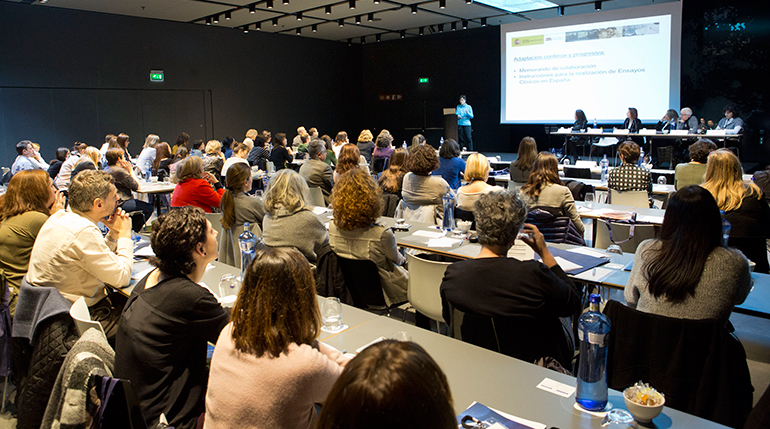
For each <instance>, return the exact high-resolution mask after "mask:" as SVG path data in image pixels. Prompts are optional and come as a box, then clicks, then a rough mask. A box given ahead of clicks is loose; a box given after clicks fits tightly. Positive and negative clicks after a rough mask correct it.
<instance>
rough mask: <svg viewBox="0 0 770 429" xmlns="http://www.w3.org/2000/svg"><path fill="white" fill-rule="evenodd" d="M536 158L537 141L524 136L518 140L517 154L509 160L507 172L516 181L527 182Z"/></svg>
mask: <svg viewBox="0 0 770 429" xmlns="http://www.w3.org/2000/svg"><path fill="white" fill-rule="evenodd" d="M535 159H537V142H535V139H533V138H532V137H524V138H523V139H521V142H519V156H518V157H517V158H516V160H515V161H513V162H511V165H510V167H509V168H508V172H509V173H510V174H511V180H513V181H514V182H516V183H521V184H523V183H527V181H528V180H529V175H530V174H532V170H533V169H534V167H535Z"/></svg>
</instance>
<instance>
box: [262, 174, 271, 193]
mask: <svg viewBox="0 0 770 429" xmlns="http://www.w3.org/2000/svg"><path fill="white" fill-rule="evenodd" d="M269 183H270V176H268V175H267V171H265V174H263V175H262V189H263V190H265V191H267V185H268V184H269Z"/></svg>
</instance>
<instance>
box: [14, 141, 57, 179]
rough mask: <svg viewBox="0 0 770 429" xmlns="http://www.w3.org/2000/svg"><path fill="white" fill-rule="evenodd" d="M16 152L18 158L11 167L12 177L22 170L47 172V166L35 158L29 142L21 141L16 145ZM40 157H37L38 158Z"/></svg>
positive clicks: (31, 144)
mask: <svg viewBox="0 0 770 429" xmlns="http://www.w3.org/2000/svg"><path fill="white" fill-rule="evenodd" d="M16 152H17V153H18V154H19V156H17V157H16V160H15V161H14V162H13V165H11V175H14V174H16V173H18V172H19V171H22V170H34V169H38V170H47V169H48V166H47V165H44V164H41V163H40V161H38V160H37V158H36V155H37V154H36V152H35V148H34V146H33V143H32V142H31V141H29V140H22V141H20V142H18V143H17V144H16ZM39 156H40V155H37V157H39Z"/></svg>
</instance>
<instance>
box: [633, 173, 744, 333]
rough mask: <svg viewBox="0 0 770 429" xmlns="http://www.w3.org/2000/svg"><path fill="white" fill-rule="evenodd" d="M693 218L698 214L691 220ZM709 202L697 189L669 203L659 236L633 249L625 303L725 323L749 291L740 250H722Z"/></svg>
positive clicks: (681, 193)
mask: <svg viewBox="0 0 770 429" xmlns="http://www.w3.org/2000/svg"><path fill="white" fill-rule="evenodd" d="M693 214H697V215H696V216H693ZM721 232H722V222H721V218H720V216H719V208H718V207H717V204H716V201H714V197H712V196H711V194H710V193H709V192H708V191H707V190H706V189H703V188H701V187H700V186H694V185H693V186H688V187H685V188H681V189H680V190H678V191H677V192H676V193H675V194H674V195H673V196H672V197H671V200H670V201H669V203H668V208H667V209H666V216H665V217H664V218H663V225H662V226H661V229H660V237H659V238H655V239H652V240H645V241H643V242H642V243H641V244H639V247H638V248H637V249H636V256H635V258H634V265H633V269H632V270H631V276H630V277H629V280H628V283H627V285H626V289H625V292H624V294H625V297H626V303H627V304H628V306H629V307H632V308H636V309H638V310H640V311H644V312H645V313H653V314H658V315H661V316H666V317H676V318H682V319H720V320H723V321H725V322H727V319H728V318H729V317H730V313H731V312H732V311H733V306H734V305H737V304H740V303H742V302H743V300H744V299H746V295H748V293H749V290H750V289H751V276H750V272H749V264H748V261H747V260H746V258H745V257H744V256H743V254H741V252H740V251H738V250H735V249H729V248H726V247H723V246H721V244H720V242H721V238H722V234H721Z"/></svg>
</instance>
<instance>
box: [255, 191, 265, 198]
mask: <svg viewBox="0 0 770 429" xmlns="http://www.w3.org/2000/svg"><path fill="white" fill-rule="evenodd" d="M264 194H265V192H264V191H263V190H261V189H257V190H256V191H254V196H255V197H257V198H259V199H262V196H263V195H264Z"/></svg>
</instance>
